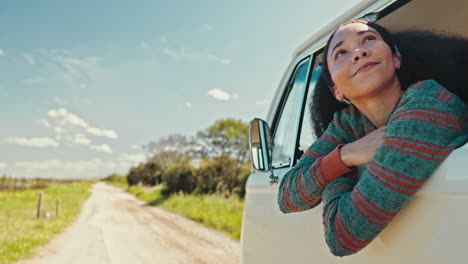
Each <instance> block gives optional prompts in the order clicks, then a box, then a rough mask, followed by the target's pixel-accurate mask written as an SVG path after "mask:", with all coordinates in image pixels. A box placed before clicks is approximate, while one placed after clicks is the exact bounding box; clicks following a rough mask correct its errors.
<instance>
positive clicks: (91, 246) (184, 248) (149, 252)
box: [19, 183, 240, 264]
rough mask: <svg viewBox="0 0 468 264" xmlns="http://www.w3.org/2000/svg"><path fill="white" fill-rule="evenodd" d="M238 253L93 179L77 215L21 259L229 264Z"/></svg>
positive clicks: (26, 263)
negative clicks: (87, 198)
mask: <svg viewBox="0 0 468 264" xmlns="http://www.w3.org/2000/svg"><path fill="white" fill-rule="evenodd" d="M239 252H240V246H239V243H237V242H235V241H233V240H231V239H229V238H228V237H226V236H225V235H222V234H219V233H217V232H214V231H212V230H209V229H206V228H204V227H202V226H200V225H199V224H197V223H195V222H193V221H190V220H187V219H185V218H183V217H181V216H178V215H175V214H172V213H168V212H166V211H164V210H161V209H159V208H156V207H151V206H146V205H145V204H144V203H143V202H141V201H139V200H137V199H136V198H134V197H133V196H132V195H130V194H128V193H126V192H124V191H123V190H120V189H117V188H114V187H111V186H109V185H106V184H104V183H97V184H96V185H94V187H93V188H92V195H91V197H90V198H89V200H88V201H87V202H86V203H85V205H84V207H83V211H82V213H81V215H80V217H79V218H78V220H77V221H76V222H75V223H74V224H73V225H72V226H71V227H70V228H68V229H67V230H66V231H65V232H64V233H63V234H61V235H59V236H58V237H57V238H56V239H54V240H53V241H52V242H51V243H50V244H49V245H47V246H45V247H44V248H42V249H40V250H39V252H38V254H36V256H34V257H32V258H30V259H26V260H23V261H20V262H19V263H21V264H33V263H34V264H36V263H47V264H56V263H57V264H59V263H60V264H63V263H67V264H74V263H87V264H90V263H99V264H106V263H113V264H117V263H122V264H124V263H125V264H130V263H132V264H133V263H142V264H144V263H151V264H157V263H161V264H166V263H167V264H170V263H216V264H218V263H223V264H228V263H239Z"/></svg>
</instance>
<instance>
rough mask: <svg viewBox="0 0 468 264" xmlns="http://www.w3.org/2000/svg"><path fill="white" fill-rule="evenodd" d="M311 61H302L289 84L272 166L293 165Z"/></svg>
mask: <svg viewBox="0 0 468 264" xmlns="http://www.w3.org/2000/svg"><path fill="white" fill-rule="evenodd" d="M309 62H310V59H309V58H308V59H306V60H305V61H302V62H301V63H300V64H299V66H298V67H297V68H296V71H295V72H294V75H293V76H294V77H293V79H292V81H290V82H289V85H288V87H289V88H288V89H287V90H288V91H287V95H286V99H285V100H282V102H283V108H282V112H281V115H280V117H279V121H278V123H277V124H278V125H277V126H276V129H275V134H274V138H273V154H272V164H273V166H274V167H283V166H286V165H289V164H291V157H292V156H293V153H294V151H295V149H294V147H295V142H296V139H297V132H298V131H296V128H297V126H298V122H299V118H300V113H301V108H302V107H301V106H302V104H303V102H304V91H305V88H306V81H307V73H308V70H309Z"/></svg>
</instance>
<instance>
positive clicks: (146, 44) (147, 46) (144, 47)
mask: <svg viewBox="0 0 468 264" xmlns="http://www.w3.org/2000/svg"><path fill="white" fill-rule="evenodd" d="M140 46H141V47H142V48H143V49H150V48H151V46H150V44H149V43H148V42H146V41H144V40H142V41H140Z"/></svg>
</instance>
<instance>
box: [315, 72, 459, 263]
mask: <svg viewBox="0 0 468 264" xmlns="http://www.w3.org/2000/svg"><path fill="white" fill-rule="evenodd" d="M422 85H423V86H426V87H423V88H425V89H427V90H426V91H427V93H428V94H429V95H430V96H421V97H416V98H415V97H412V98H410V99H408V100H407V102H405V103H404V104H403V106H401V107H400V108H399V109H398V111H397V112H395V113H394V114H393V115H392V117H391V119H392V120H391V121H390V122H389V124H388V125H387V131H386V134H385V138H384V144H383V145H382V146H381V147H380V148H379V149H378V150H377V152H376V155H375V157H374V159H373V161H372V163H371V164H370V165H369V167H368V168H367V169H366V171H365V172H364V173H363V175H362V176H361V178H360V180H359V181H358V182H357V183H356V181H353V180H351V179H347V178H339V179H337V180H335V181H334V182H332V183H330V184H329V185H328V186H327V187H326V188H325V189H324V190H323V195H322V198H323V201H324V211H323V223H324V228H325V239H326V242H327V244H328V246H329V248H330V251H331V252H332V253H333V254H334V255H336V256H345V255H350V254H354V253H356V252H357V251H359V250H361V249H362V248H364V247H365V246H366V245H368V244H369V243H370V242H371V241H372V240H373V239H374V238H375V237H376V236H377V235H378V234H379V233H380V232H381V231H382V230H383V229H384V228H385V227H386V226H387V225H388V224H389V223H390V221H391V220H392V219H393V217H394V216H395V215H396V214H397V213H398V212H399V211H400V210H401V209H402V208H403V207H404V206H405V205H406V204H407V203H408V202H409V201H410V200H411V198H412V197H413V196H414V194H415V193H416V192H417V191H418V190H419V188H420V187H421V186H422V184H423V183H424V182H425V181H426V180H427V179H428V178H429V177H430V175H431V174H432V173H433V172H434V170H435V169H436V168H437V166H438V165H439V164H440V163H441V162H442V161H443V160H444V159H445V158H446V157H447V156H448V155H449V154H450V153H451V151H452V150H454V149H455V148H457V147H459V146H461V145H463V144H464V143H465V142H467V141H468V131H467V128H466V116H467V112H466V106H465V104H464V103H463V102H462V101H461V100H460V99H459V98H456V97H454V96H453V95H452V94H447V90H446V89H445V88H443V87H441V86H440V85H439V84H437V83H436V82H434V81H426V82H425V83H424V84H422ZM427 86H428V87H429V88H428V87H427ZM415 87H416V88H417V89H421V84H419V86H418V85H417V86H415ZM416 88H415V91H416ZM414 94H415V95H418V94H419V93H417V92H415V93H414Z"/></svg>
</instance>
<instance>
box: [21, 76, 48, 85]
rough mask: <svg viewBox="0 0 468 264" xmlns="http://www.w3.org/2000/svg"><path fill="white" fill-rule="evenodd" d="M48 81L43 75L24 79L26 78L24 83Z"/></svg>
mask: <svg viewBox="0 0 468 264" xmlns="http://www.w3.org/2000/svg"><path fill="white" fill-rule="evenodd" d="M46 81H47V79H45V78H42V77H38V78H29V79H24V80H23V82H24V83H28V84H38V83H45V82H46Z"/></svg>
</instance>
